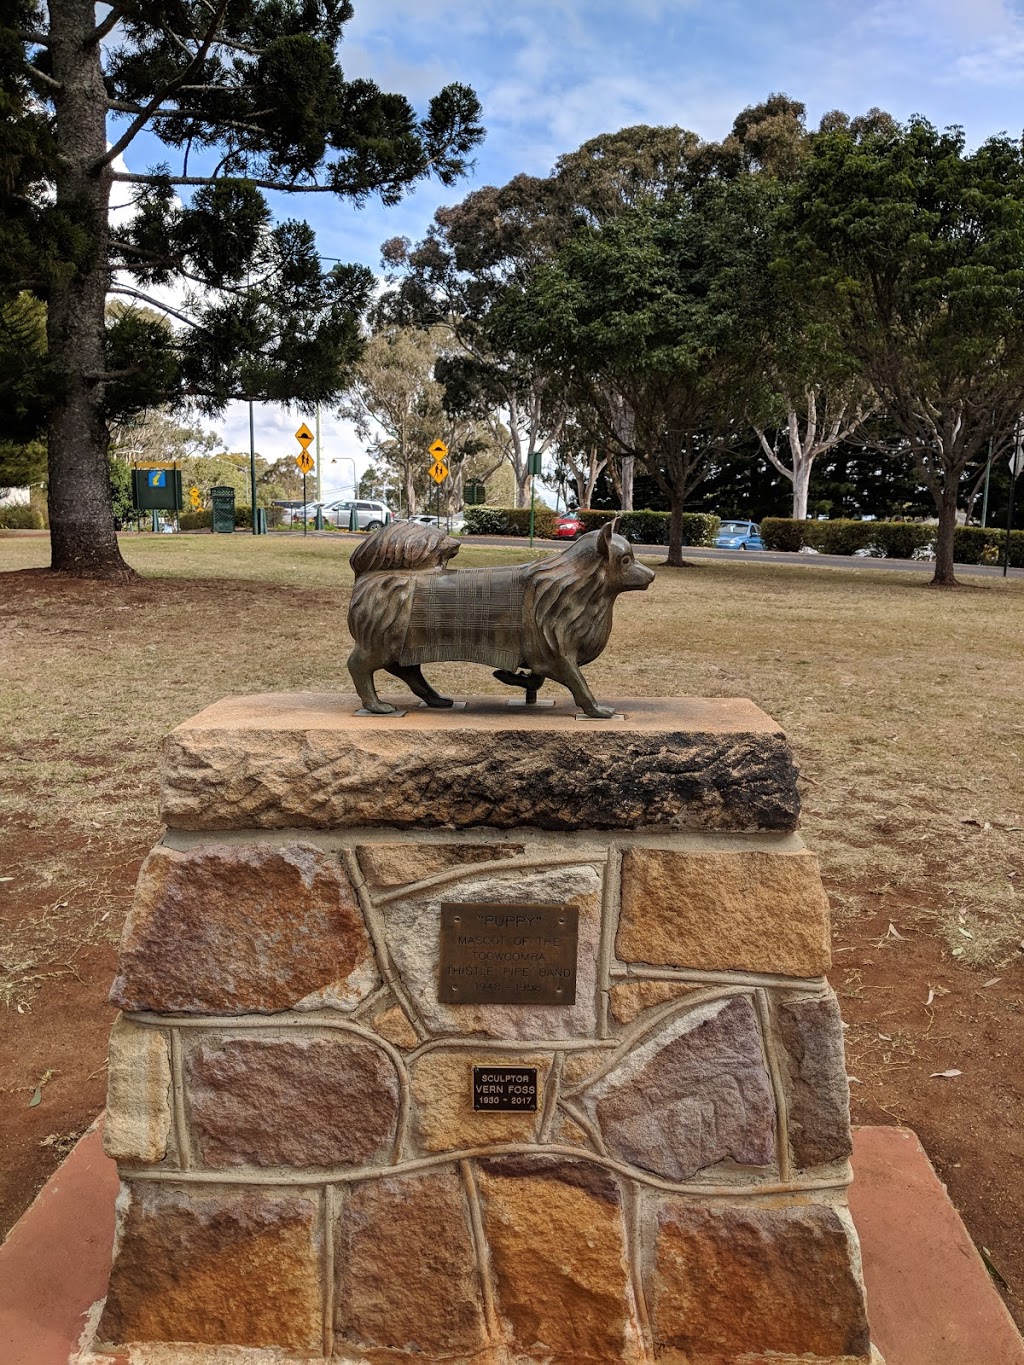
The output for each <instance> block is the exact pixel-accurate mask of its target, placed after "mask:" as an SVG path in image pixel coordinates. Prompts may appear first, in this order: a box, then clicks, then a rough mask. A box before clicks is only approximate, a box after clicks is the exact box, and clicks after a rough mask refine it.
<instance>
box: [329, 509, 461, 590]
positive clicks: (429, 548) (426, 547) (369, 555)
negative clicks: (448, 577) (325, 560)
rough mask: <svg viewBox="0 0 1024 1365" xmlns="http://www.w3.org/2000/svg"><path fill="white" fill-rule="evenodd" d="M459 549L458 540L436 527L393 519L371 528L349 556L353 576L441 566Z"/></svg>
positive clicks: (414, 570)
mask: <svg viewBox="0 0 1024 1365" xmlns="http://www.w3.org/2000/svg"><path fill="white" fill-rule="evenodd" d="M458 552H459V542H458V541H457V540H455V539H453V537H451V536H449V535H446V534H445V532H444V531H442V530H441V529H440V527H437V526H425V525H423V524H422V523H420V522H414V521H392V522H389V523H388V525H387V526H382V527H381V529H380V530H379V531H371V532H370V533H369V535H368V536H367V537H366V539H365V540H364V541H363V542H362V544H360V545H358V546H357V547H356V548H355V549H354V550H353V551H352V554H351V556H350V557H349V561H348V562H349V564H350V565H351V567H352V572H353V573H354V574H355V576H356V578H361V577H362V575H363V574H367V573H380V572H382V571H383V572H388V571H391V572H398V573H415V572H416V571H417V570H421V569H443V568H444V566H445V565H446V564H447V563H448V561H449V559H451V558H452V557H453V556H454V555H457V554H458Z"/></svg>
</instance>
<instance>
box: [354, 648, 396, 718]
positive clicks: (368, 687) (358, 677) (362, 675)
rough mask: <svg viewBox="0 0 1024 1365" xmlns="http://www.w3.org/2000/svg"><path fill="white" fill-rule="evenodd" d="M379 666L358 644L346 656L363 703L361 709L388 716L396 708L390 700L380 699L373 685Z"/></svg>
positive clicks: (376, 714)
mask: <svg viewBox="0 0 1024 1365" xmlns="http://www.w3.org/2000/svg"><path fill="white" fill-rule="evenodd" d="M379 667H380V665H379V664H377V663H375V662H374V661H373V659H372V658H371V657H370V655H369V654H367V653H366V651H365V650H364V649H360V647H359V646H358V645H356V647H355V649H354V650H353V651H352V653H351V654H350V655H349V656H348V671H349V672H350V673H351V674H352V681H353V682H354V683H355V688H356V691H357V692H358V693H359V700H360V701H361V702H362V703H363V710H364V711H372V712H373V714H374V715H375V716H390V715H392V714H393V713H394V712H395V711H396V710H397V709H398V708H397V707H395V706H392V705H391V703H390V702H387V701H381V699H380V697H378V696H377V689H376V688H375V687H374V685H373V675H374V672H375V671H376V669H377V668H379Z"/></svg>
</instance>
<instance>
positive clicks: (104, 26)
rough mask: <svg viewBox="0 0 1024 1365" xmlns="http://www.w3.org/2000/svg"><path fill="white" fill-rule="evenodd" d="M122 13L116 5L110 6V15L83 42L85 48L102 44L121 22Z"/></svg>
mask: <svg viewBox="0 0 1024 1365" xmlns="http://www.w3.org/2000/svg"><path fill="white" fill-rule="evenodd" d="M122 14H123V11H122V10H119V9H118V8H117V6H116V5H113V6H111V9H110V13H109V14H108V15H107V17H106V18H105V19H102V20H101V21H100V22H99V23H98V24H97V25H96V27H95V28H94V29H93V31H92V32H91V33H90V34H89V36H88V38H86V40H85V45H86V47H91V46H93V45H94V44H96V43H102V41H103V39H104V38H105V37H106V36H107V34H108V33H112V32H113V30H114V29H115V28H116V27H117V25H118V23H119V22H120V20H121V17H122Z"/></svg>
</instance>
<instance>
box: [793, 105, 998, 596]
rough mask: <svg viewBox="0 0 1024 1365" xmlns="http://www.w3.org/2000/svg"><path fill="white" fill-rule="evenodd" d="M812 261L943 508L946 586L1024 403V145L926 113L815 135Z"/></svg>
mask: <svg viewBox="0 0 1024 1365" xmlns="http://www.w3.org/2000/svg"><path fill="white" fill-rule="evenodd" d="M795 223H796V226H797V228H798V229H799V230H800V232H801V233H802V234H803V239H804V242H805V247H806V251H807V259H808V268H810V269H816V270H817V271H818V272H819V273H820V274H821V275H822V276H823V277H825V278H827V281H828V284H829V287H831V288H832V289H833V290H834V291H835V293H836V296H837V298H838V299H839V300H840V301H841V304H842V307H841V310H840V313H839V326H840V330H841V333H842V336H843V339H844V342H845V344H846V345H847V347H848V348H849V350H850V352H851V354H853V355H854V356H855V357H856V358H857V359H858V361H859V362H860V364H861V365H862V367H863V371H864V373H865V374H866V375H867V376H868V378H869V379H870V381H871V383H872V384H873V386H874V388H875V390H876V392H877V394H878V396H879V398H880V399H881V400H882V402H883V403H884V405H885V409H886V413H887V417H888V423H889V425H890V426H891V427H892V428H894V429H895V432H896V436H895V440H892V441H882V442H880V444H881V445H883V446H889V447H895V448H897V449H898V450H901V451H906V452H909V453H910V454H912V455H913V457H914V460H915V461H916V466H917V471H918V475H919V477H920V479H921V481H922V483H923V484H924V485H925V486H926V487H927V488H928V490H929V491H930V493H931V496H932V498H933V500H934V503H935V507H936V508H937V510H938V515H939V527H938V534H937V538H936V559H935V575H934V578H933V580H932V582H933V583H934V584H935V585H937V586H955V584H956V578H955V576H954V573H953V533H954V530H955V527H956V515H957V507H958V503H959V499H960V495H961V490H962V489H963V487H964V485H965V483H966V482H968V481H969V480H970V475H971V471H972V470H973V469H975V468H976V467H977V466H978V465H979V463H981V462H982V461H983V460H984V459H985V458H986V456H987V453H988V441H989V438H990V436H991V437H992V439H993V446H994V449H995V451H996V453H997V454H1003V453H1007V452H1008V451H1009V449H1010V445H1011V443H1012V441H1013V435H1014V430H1015V426H1016V422H1017V419H1018V415H1019V414H1020V412H1021V410H1022V408H1024V154H1022V149H1021V146H1020V144H1019V143H1018V142H1015V141H1011V140H1010V139H1008V138H1005V137H998V138H992V139H990V140H989V141H988V142H986V143H984V144H983V145H982V146H981V147H980V148H979V149H978V150H977V151H976V152H973V153H971V154H967V153H966V152H965V150H964V136H963V132H962V131H961V130H960V129H958V128H950V129H947V130H946V131H945V132H939V131H938V130H937V129H935V128H934V127H932V125H931V124H929V123H927V122H926V121H925V120H923V119H912V120H911V121H910V122H909V123H908V124H907V125H906V126H905V127H899V128H897V129H896V130H895V131H893V130H891V129H887V128H885V127H884V126H883V127H882V129H881V131H878V132H874V133H869V134H867V135H866V136H863V137H861V138H860V140H858V139H857V138H856V137H855V136H854V135H853V134H852V133H851V132H850V131H849V130H846V129H843V128H842V127H839V128H837V129H835V130H834V131H831V132H828V133H826V134H823V135H821V136H819V137H818V138H816V139H815V143H814V147H813V149H812V151H811V154H810V155H809V157H808V158H807V160H806V162H805V166H804V170H803V177H802V183H801V188H800V192H799V195H798V197H797V201H796V207H795Z"/></svg>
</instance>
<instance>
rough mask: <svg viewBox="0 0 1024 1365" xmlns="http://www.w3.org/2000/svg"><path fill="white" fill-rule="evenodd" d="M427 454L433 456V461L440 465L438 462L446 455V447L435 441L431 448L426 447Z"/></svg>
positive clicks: (442, 443)
mask: <svg viewBox="0 0 1024 1365" xmlns="http://www.w3.org/2000/svg"><path fill="white" fill-rule="evenodd" d="M427 454H428V455H433V457H434V459H435V461H437V462H438V463H440V461H441V460H443V459H444V457H445V456H446V455H447V454H448V447H447V446H446V445H445V443H444V442H443V441H435V442H434V444H433V445H432V446H430V447H428V449H427Z"/></svg>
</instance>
